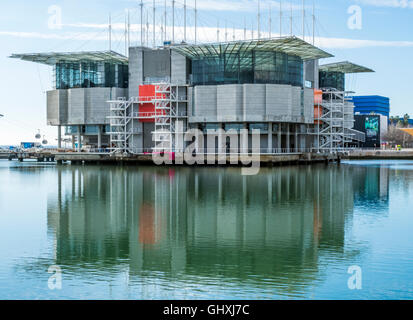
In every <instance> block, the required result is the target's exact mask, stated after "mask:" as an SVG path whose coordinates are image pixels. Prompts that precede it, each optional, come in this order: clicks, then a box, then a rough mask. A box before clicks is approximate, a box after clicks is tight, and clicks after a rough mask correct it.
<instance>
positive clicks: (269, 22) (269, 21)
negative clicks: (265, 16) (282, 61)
mask: <svg viewBox="0 0 413 320" xmlns="http://www.w3.org/2000/svg"><path fill="white" fill-rule="evenodd" d="M271 22H272V21H271V4H270V17H269V20H268V24H269V29H270V30H269V38H270V39H271Z"/></svg>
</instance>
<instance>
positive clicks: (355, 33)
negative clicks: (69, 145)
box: [0, 0, 413, 145]
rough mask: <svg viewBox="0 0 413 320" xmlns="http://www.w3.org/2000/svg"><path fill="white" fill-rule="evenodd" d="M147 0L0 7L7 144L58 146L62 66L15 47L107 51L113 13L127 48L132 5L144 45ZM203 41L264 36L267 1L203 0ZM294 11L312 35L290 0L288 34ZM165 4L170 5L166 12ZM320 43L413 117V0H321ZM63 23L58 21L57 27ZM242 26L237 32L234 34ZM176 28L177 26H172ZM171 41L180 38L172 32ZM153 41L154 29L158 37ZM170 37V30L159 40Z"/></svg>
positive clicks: (55, 0)
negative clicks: (22, 57) (356, 25)
mask: <svg viewBox="0 0 413 320" xmlns="http://www.w3.org/2000/svg"><path fill="white" fill-rule="evenodd" d="M186 2H187V5H188V13H187V26H188V32H187V38H188V41H191V40H192V39H193V34H194V32H193V30H194V28H193V25H194V13H193V11H194V10H193V7H194V0H187V1H186ZM139 3H140V1H139V0H138V1H135V0H82V1H80V0H52V1H47V0H37V1H28V0H26V1H23V0H2V1H1V4H0V43H1V45H0V70H1V73H2V77H1V78H0V88H1V93H2V94H1V96H2V99H1V102H0V114H4V115H5V117H4V118H0V145H3V144H17V143H19V142H20V141H33V140H34V135H35V134H36V132H37V130H38V129H40V131H41V133H42V134H43V135H45V137H46V139H47V140H48V141H49V143H50V144H56V141H55V139H56V136H57V133H56V129H55V128H52V127H47V126H46V91H47V90H50V89H51V85H52V68H51V67H48V66H43V65H37V64H33V63H29V62H23V61H19V60H14V59H9V58H8V56H9V55H11V54H12V53H29V52H50V51H84V50H107V49H108V48H109V44H108V41H107V39H108V32H107V23H108V17H109V14H111V16H112V23H113V42H112V49H114V50H116V51H118V52H120V53H124V50H125V49H124V31H123V29H124V22H125V15H126V9H129V12H130V19H131V24H132V34H131V40H132V44H136V43H137V42H138V41H140V31H139V30H140V14H139V11H138V8H139ZM152 3H153V1H152V0H149V1H148V0H147V1H144V8H145V10H144V20H145V22H146V19H148V20H149V25H150V26H149V29H150V30H152V21H153V19H152V17H153V16H152V14H153V10H152ZM171 3H172V1H171V0H167V7H168V9H167V10H168V14H167V26H169V25H170V24H171V20H172V19H171V16H172V15H171V14H170V12H171V9H170V7H171ZM183 3H184V0H177V1H176V15H175V21H176V25H177V27H176V30H175V35H176V40H182V39H183V28H182V26H183V17H184V15H183ZM197 3H198V12H199V14H198V39H199V40H200V41H215V40H216V39H217V25H218V23H219V27H220V40H224V39H225V25H226V26H227V38H228V40H232V37H233V35H234V34H235V37H236V38H237V39H242V38H243V37H244V31H243V30H244V25H245V24H246V26H247V29H248V31H247V37H248V38H250V37H251V36H252V35H251V30H252V29H254V37H255V38H256V37H257V3H258V1H257V0H238V1H234V0H209V1H207V0H198V1H197ZM312 5H313V1H312V0H305V10H306V19H305V30H306V32H305V33H306V40H307V41H312V18H311V15H312ZM354 5H356V6H359V8H360V9H361V21H362V24H361V29H350V28H349V27H348V20H349V18H350V16H351V14H349V13H348V9H349V7H350V6H354ZM51 6H58V7H59V8H60V9H61V18H62V19H61V26H60V28H58V29H51V28H50V21H51V17H52V15H51V14H49V9H50V7H51ZM163 6H164V0H160V1H159V0H156V7H157V8H158V9H157V10H156V12H155V17H156V20H155V21H156V22H155V26H156V28H157V29H158V30H159V29H160V26H161V25H162V23H163V19H162V12H163ZM270 7H271V12H272V14H271V17H272V28H271V29H272V35H278V34H279V32H280V30H279V29H280V27H279V25H280V22H279V1H272V0H261V31H262V33H263V35H264V36H265V35H268V33H269V8H270ZM291 7H292V8H293V33H294V34H295V35H297V36H300V37H301V36H302V0H292V1H282V10H283V18H282V33H283V35H288V34H289V32H290V15H291V13H290V10H291ZM161 8H162V9H161ZM315 12H316V24H315V38H316V45H318V46H320V47H322V48H323V49H324V50H326V51H328V52H330V53H332V54H334V55H335V57H334V58H330V59H326V60H325V61H323V63H324V62H325V63H327V62H335V61H343V60H349V61H352V62H355V63H357V64H361V65H365V66H367V67H370V68H372V69H374V70H375V71H376V73H374V74H361V75H354V76H353V75H351V76H349V77H348V81H347V84H348V86H347V89H349V90H352V91H356V92H357V94H359V95H365V94H366V95H369V94H370V95H372V94H378V95H384V96H388V97H390V98H391V108H392V110H391V114H393V115H403V114H404V113H410V114H411V115H412V117H413V103H412V102H411V101H412V99H411V97H410V90H412V80H411V78H412V77H411V74H412V73H413V67H412V66H413V64H412V61H411V60H412V57H413V36H412V34H411V30H412V27H413V22H412V17H413V0H335V1H331V0H315ZM52 27H53V25H52ZM234 30H235V32H234ZM167 31H168V34H169V35H170V34H171V28H167ZM169 38H170V36H169ZM149 41H150V43H152V33H150V34H149ZM160 41H161V37H160V33H159V32H158V33H157V34H156V42H157V43H159V42H160Z"/></svg>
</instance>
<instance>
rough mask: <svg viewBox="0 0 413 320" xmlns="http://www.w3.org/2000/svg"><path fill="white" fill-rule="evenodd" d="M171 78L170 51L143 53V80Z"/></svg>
mask: <svg viewBox="0 0 413 320" xmlns="http://www.w3.org/2000/svg"><path fill="white" fill-rule="evenodd" d="M165 77H171V55H170V50H148V51H144V52H143V79H144V80H145V79H146V78H165Z"/></svg>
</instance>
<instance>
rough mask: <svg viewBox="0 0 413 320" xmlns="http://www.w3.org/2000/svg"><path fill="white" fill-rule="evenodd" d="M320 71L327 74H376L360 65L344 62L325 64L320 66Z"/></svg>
mask: <svg viewBox="0 0 413 320" xmlns="http://www.w3.org/2000/svg"><path fill="white" fill-rule="evenodd" d="M319 70H320V71H325V72H341V73H364V72H374V70H372V69H369V68H366V67H363V66H359V65H358V64H355V63H352V62H348V61H343V62H335V63H329V64H324V65H322V66H320V68H319Z"/></svg>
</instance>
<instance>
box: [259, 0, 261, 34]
mask: <svg viewBox="0 0 413 320" xmlns="http://www.w3.org/2000/svg"><path fill="white" fill-rule="evenodd" d="M260 38H261V6H260V0H258V39H260Z"/></svg>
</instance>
